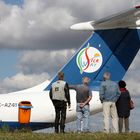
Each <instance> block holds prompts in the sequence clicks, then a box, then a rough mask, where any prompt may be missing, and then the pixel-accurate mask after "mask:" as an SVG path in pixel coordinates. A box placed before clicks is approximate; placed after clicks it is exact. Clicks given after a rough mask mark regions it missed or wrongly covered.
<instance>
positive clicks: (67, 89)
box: [65, 83, 71, 107]
mask: <svg viewBox="0 0 140 140" xmlns="http://www.w3.org/2000/svg"><path fill="white" fill-rule="evenodd" d="M65 95H66V99H67V102H68V106H69V107H70V105H71V102H70V92H69V85H68V84H67V83H66V85H65Z"/></svg>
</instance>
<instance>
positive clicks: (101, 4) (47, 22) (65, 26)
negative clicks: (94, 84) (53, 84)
mask: <svg viewBox="0 0 140 140" xmlns="http://www.w3.org/2000/svg"><path fill="white" fill-rule="evenodd" d="M139 3H140V0H135V1H132V0H123V1H122V0H114V1H113V2H112V0H100V1H99V0H77V1H75V0H71V1H66V0H25V2H24V5H23V6H22V7H18V6H15V5H14V6H12V5H6V4H5V3H4V2H3V1H0V9H1V12H0V48H15V49H21V48H22V49H24V50H25V51H23V52H22V53H21V54H20V56H19V62H18V64H17V68H18V69H19V71H20V72H19V73H18V74H16V75H15V76H13V77H7V78H5V79H3V80H1V81H0V89H1V91H2V92H11V91H16V90H20V89H25V88H28V87H31V86H34V85H36V84H38V83H40V82H43V81H45V80H46V79H48V78H50V76H52V75H53V74H54V73H56V72H57V71H58V69H60V67H61V66H62V65H64V64H65V63H66V61H67V60H68V59H69V58H70V56H71V55H72V54H73V52H74V51H73V49H72V48H78V47H79V46H80V45H81V44H82V42H83V41H84V40H85V38H86V37H87V35H89V34H87V33H84V32H78V33H77V32H73V31H70V30H69V27H70V26H71V25H72V24H74V23H76V22H81V21H88V20H96V19H99V18H102V17H105V16H108V15H110V14H114V13H117V12H118V11H123V10H124V9H128V8H130V7H132V6H133V5H136V4H137V5H138V4H139ZM27 49H28V50H27ZM32 49H35V50H32ZM64 49H67V50H64ZM49 50H53V51H49ZM56 50H57V51H56ZM58 50H59V51H58ZM139 58H140V56H139V55H138V57H137V59H136V60H135V62H134V63H133V65H132V66H131V69H130V71H129V72H128V73H127V75H126V79H127V81H128V85H129V88H130V89H131V90H132V91H134V90H135V91H134V92H138V91H139V88H138V87H139V86H138V81H139V80H140V79H139V78H138V76H137V75H139ZM56 60H57V61H56Z"/></svg>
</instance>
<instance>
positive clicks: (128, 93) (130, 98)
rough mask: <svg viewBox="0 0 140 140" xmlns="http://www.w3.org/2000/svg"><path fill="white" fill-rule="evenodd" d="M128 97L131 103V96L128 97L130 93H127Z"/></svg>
mask: <svg viewBox="0 0 140 140" xmlns="http://www.w3.org/2000/svg"><path fill="white" fill-rule="evenodd" d="M128 96H129V100H130V101H131V96H130V93H129V91H128Z"/></svg>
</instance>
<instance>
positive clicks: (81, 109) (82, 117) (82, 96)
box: [70, 77, 92, 133]
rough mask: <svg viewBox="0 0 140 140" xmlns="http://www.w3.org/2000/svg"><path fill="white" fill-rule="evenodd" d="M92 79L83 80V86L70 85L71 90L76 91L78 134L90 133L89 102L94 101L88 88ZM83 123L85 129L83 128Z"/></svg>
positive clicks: (85, 78)
mask: <svg viewBox="0 0 140 140" xmlns="http://www.w3.org/2000/svg"><path fill="white" fill-rule="evenodd" d="M89 82H90V79H89V78H88V77H84V78H83V80H82V83H83V84H80V85H70V88H71V89H74V90H76V101H77V107H76V114H77V132H78V133H80V132H89V116H90V108H89V102H90V100H91V99H92V92H91V90H90V89H89V87H88V84H89ZM82 121H83V128H82Z"/></svg>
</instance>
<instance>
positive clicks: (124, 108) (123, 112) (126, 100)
mask: <svg viewBox="0 0 140 140" xmlns="http://www.w3.org/2000/svg"><path fill="white" fill-rule="evenodd" d="M118 84H119V88H120V91H121V96H120V97H119V99H118V101H117V103H116V106H117V111H118V116H119V132H120V133H121V132H122V129H123V124H124V127H125V132H129V116H130V101H131V97H130V94H129V91H128V90H127V89H126V83H125V81H119V83H118Z"/></svg>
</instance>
